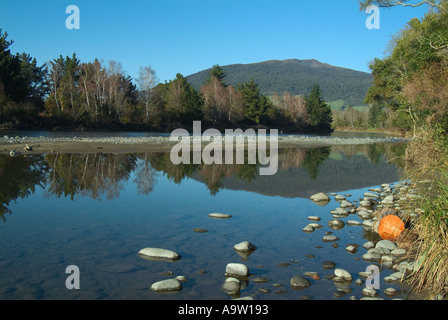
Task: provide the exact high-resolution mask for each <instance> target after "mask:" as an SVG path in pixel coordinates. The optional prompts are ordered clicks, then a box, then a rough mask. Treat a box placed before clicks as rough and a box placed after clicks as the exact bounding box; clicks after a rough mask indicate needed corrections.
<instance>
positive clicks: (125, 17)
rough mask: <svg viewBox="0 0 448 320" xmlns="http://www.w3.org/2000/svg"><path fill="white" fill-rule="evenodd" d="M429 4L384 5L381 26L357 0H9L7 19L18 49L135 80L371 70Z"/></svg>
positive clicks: (4, 0)
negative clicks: (239, 71) (289, 66)
mask: <svg viewBox="0 0 448 320" xmlns="http://www.w3.org/2000/svg"><path fill="white" fill-rule="evenodd" d="M69 5H76V6H77V7H78V8H79V23H80V24H79V29H68V28H67V27H66V20H67V18H70V16H71V14H72V13H73V12H68V13H66V8H67V7H68V6H69ZM427 11H428V8H427V7H426V6H422V7H417V8H403V7H396V8H392V9H386V8H381V9H380V11H379V13H380V20H379V23H380V24H379V27H380V29H368V28H367V27H366V20H367V19H368V18H369V17H370V16H371V15H372V14H373V13H370V14H367V13H365V12H362V11H360V10H359V5H358V0H340V1H336V0H163V1H162V0H39V1H36V0H30V1H22V0H0V28H1V29H2V31H3V32H5V31H6V32H7V33H8V35H9V36H8V39H9V40H14V44H13V45H12V46H11V47H10V49H11V52H12V53H16V52H19V53H21V52H26V53H29V54H30V55H31V56H32V57H35V58H36V59H37V61H38V63H39V64H44V63H46V62H48V61H50V60H53V59H55V58H57V57H59V55H62V56H72V54H73V53H76V56H77V57H78V58H79V59H80V60H81V61H82V62H90V61H93V60H94V59H95V58H98V59H99V60H102V61H104V63H105V64H107V63H108V62H109V61H111V60H115V61H118V62H120V63H121V65H122V68H123V70H124V71H125V72H126V74H128V75H130V76H131V77H133V78H134V79H135V78H137V77H138V70H139V68H140V67H145V66H151V67H152V68H153V69H154V70H155V71H156V74H157V76H158V78H159V80H160V81H161V82H164V81H169V80H172V79H174V78H175V77H176V74H177V73H181V74H182V75H184V76H188V75H190V74H193V73H196V72H199V71H201V70H204V69H208V68H211V67H212V66H213V65H216V64H218V65H220V66H225V65H229V64H239V63H243V64H246V63H255V62H261V61H266V60H284V59H316V60H319V61H321V62H324V63H328V64H331V65H335V66H339V67H344V68H350V69H354V70H359V71H365V72H369V63H370V62H371V61H372V60H373V59H374V58H383V57H384V56H385V54H386V50H387V48H388V45H389V43H390V40H391V38H392V36H394V35H396V34H398V32H399V31H400V30H401V29H403V27H404V26H405V25H406V23H407V22H408V21H409V20H411V19H412V18H413V17H417V18H422V17H423V16H424V14H425V12H427ZM69 20H70V19H69ZM70 21H72V20H70Z"/></svg>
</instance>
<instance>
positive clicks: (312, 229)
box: [302, 224, 314, 232]
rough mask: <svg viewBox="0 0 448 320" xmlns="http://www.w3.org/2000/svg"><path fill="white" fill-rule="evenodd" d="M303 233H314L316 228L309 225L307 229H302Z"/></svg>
mask: <svg viewBox="0 0 448 320" xmlns="http://www.w3.org/2000/svg"><path fill="white" fill-rule="evenodd" d="M302 231H303V232H313V231H314V227H313V226H312V225H311V224H308V225H307V226H306V227H304V228H303V229H302Z"/></svg>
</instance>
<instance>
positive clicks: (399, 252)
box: [391, 248, 406, 258]
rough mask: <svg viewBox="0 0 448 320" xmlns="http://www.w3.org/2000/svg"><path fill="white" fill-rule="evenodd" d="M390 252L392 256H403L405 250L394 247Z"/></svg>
mask: <svg viewBox="0 0 448 320" xmlns="http://www.w3.org/2000/svg"><path fill="white" fill-rule="evenodd" d="M391 254H392V255H393V256H394V257H397V258H398V257H403V256H404V255H406V250H405V249H401V248H399V249H394V250H392V251H391Z"/></svg>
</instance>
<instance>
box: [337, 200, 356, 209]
mask: <svg viewBox="0 0 448 320" xmlns="http://www.w3.org/2000/svg"><path fill="white" fill-rule="evenodd" d="M340 207H341V208H343V209H344V208H350V207H353V203H351V202H350V201H348V200H342V201H341V204H340Z"/></svg>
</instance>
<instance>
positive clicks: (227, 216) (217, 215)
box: [208, 213, 232, 219]
mask: <svg viewBox="0 0 448 320" xmlns="http://www.w3.org/2000/svg"><path fill="white" fill-rule="evenodd" d="M208 216H209V217H210V218H214V219H230V218H232V216H231V215H230V214H227V213H210V214H209V215H208Z"/></svg>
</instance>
